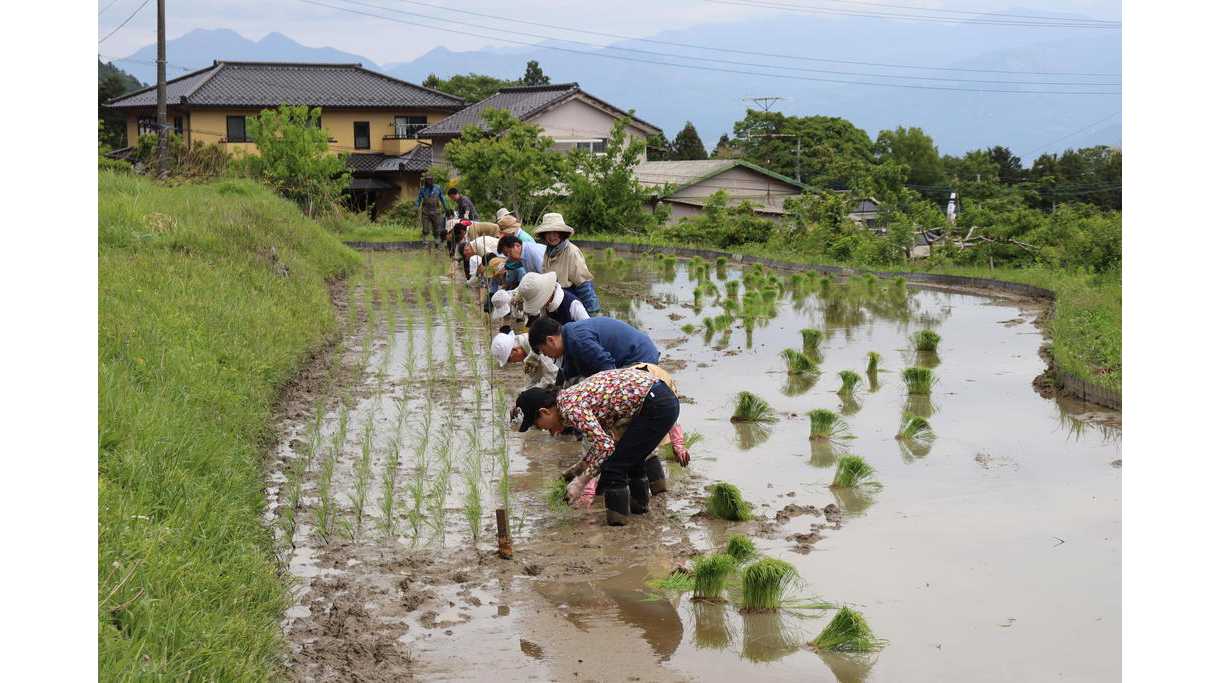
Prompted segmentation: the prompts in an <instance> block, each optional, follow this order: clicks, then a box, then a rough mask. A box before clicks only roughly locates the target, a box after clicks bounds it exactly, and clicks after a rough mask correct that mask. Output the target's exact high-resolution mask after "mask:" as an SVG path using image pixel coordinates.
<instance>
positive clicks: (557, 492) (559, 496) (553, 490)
mask: <svg viewBox="0 0 1220 683" xmlns="http://www.w3.org/2000/svg"><path fill="white" fill-rule="evenodd" d="M567 496H568V483H567V482H566V481H564V480H563V479H562V478H560V479H555V480H553V481H551V483H550V484H548V485H547V488H546V506H547V507H548V508H550V510H551V512H559V511H560V510H564V509H566V508H567V507H568V502H567Z"/></svg>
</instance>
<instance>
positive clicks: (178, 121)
mask: <svg viewBox="0 0 1220 683" xmlns="http://www.w3.org/2000/svg"><path fill="white" fill-rule="evenodd" d="M174 132H175V133H177V134H178V135H182V117H181V116H175V117H174Z"/></svg>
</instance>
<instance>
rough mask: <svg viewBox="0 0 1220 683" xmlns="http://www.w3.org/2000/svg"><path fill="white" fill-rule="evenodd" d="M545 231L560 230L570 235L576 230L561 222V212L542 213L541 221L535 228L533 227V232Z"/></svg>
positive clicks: (540, 232) (536, 233) (538, 233)
mask: <svg viewBox="0 0 1220 683" xmlns="http://www.w3.org/2000/svg"><path fill="white" fill-rule="evenodd" d="M547 232H561V233H563V234H565V235H569V236H571V235H572V233H574V232H576V231H575V230H573V229H572V228H571V226H569V225H568V224H567V223H564V222H563V214H560V213H544V214H542V222H541V223H539V224H538V227H537V228H534V234H535V235H541V234H543V233H547Z"/></svg>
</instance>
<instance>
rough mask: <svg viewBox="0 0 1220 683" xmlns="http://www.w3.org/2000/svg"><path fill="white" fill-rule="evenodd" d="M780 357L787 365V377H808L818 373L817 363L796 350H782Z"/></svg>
mask: <svg viewBox="0 0 1220 683" xmlns="http://www.w3.org/2000/svg"><path fill="white" fill-rule="evenodd" d="M780 356H782V357H783V359H784V362H785V363H787V365H788V374H789V375H809V374H814V373H816V372H817V371H818V364H817V361H815V360H814V359H812V358H810V357H809V355H808V354H806V353H803V352H801V351H797V350H796V349H784V350H783V352H782V353H780Z"/></svg>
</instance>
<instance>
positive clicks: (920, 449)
mask: <svg viewBox="0 0 1220 683" xmlns="http://www.w3.org/2000/svg"><path fill="white" fill-rule="evenodd" d="M895 440H896V441H897V442H898V453H899V455H901V456H902V461H903V462H906V463H911V462H915V461H916V460H918V459H920V458H923V457H926V456H927V455H928V454H929V453H931V452H932V444H933V442H934V439H930V438H922V439H920V438H915V439H903V438H898V439H895Z"/></svg>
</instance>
